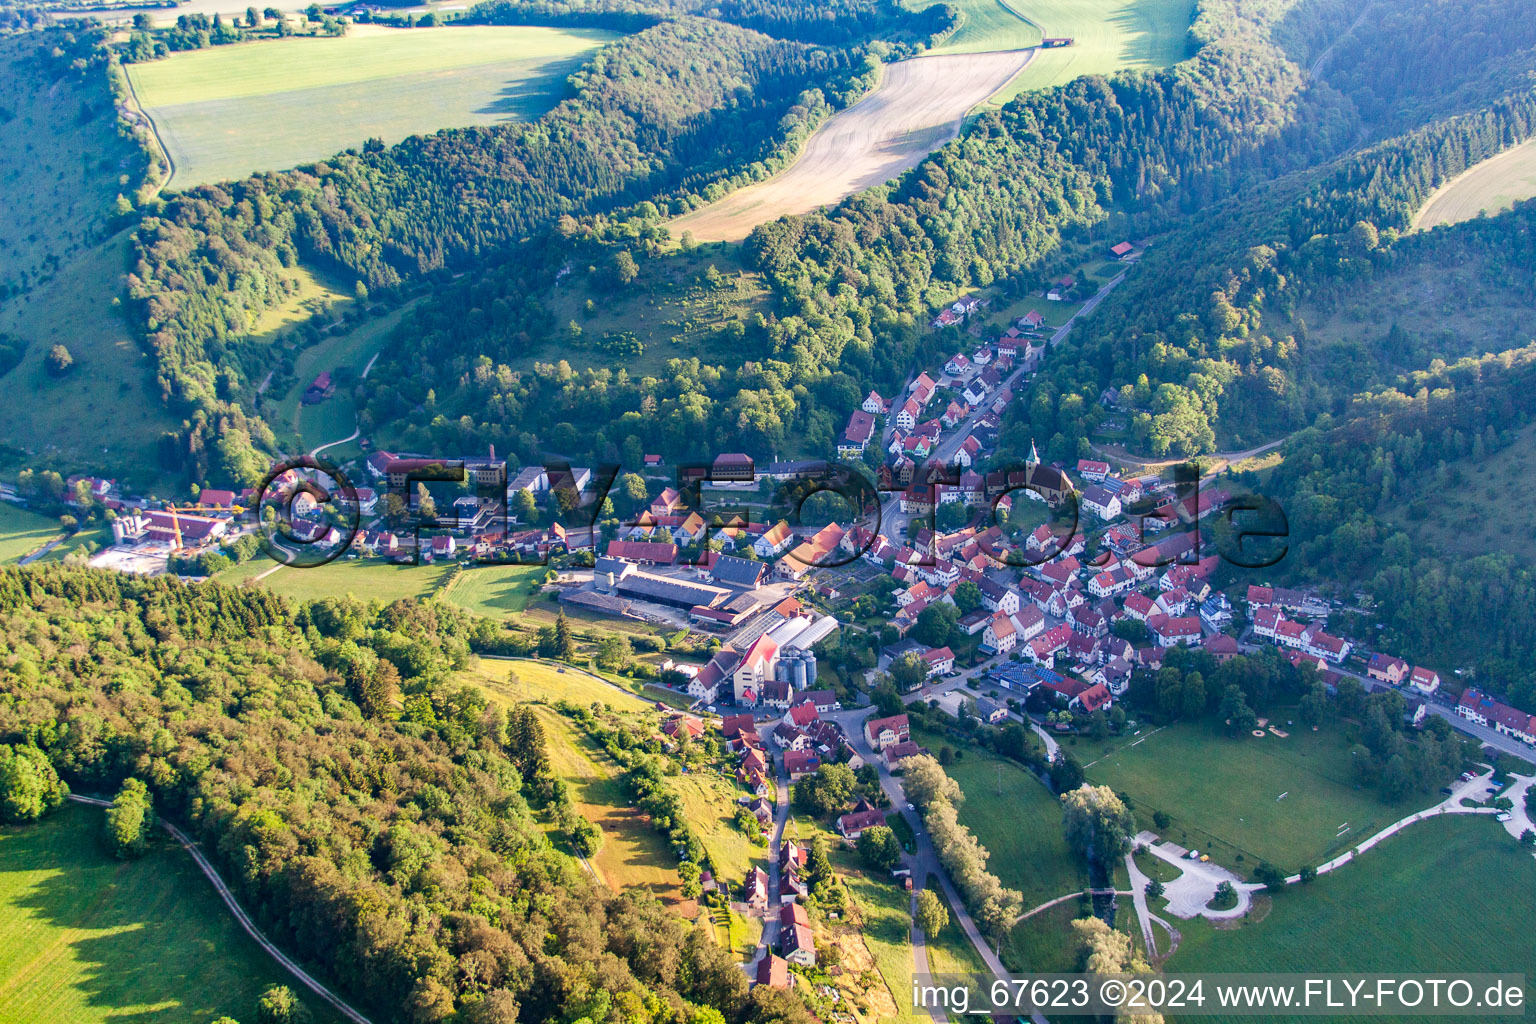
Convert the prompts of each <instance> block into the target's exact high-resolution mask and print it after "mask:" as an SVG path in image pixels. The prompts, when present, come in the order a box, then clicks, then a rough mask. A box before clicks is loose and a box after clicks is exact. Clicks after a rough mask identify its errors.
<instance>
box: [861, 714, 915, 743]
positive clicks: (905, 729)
mask: <svg viewBox="0 0 1536 1024" xmlns="http://www.w3.org/2000/svg"><path fill="white" fill-rule="evenodd" d="M911 733H912V727H911V725H910V724H909V723H908V721H907V716H906V715H904V714H903V715H892V716H890V717H889V718H872V719H870V720H869V721H867V722H865V723H864V738H865V739H867V740H868V741H869V745H870V746H871V747H873V748H874V749H875V750H877V751H879V750H884V749H885V748H886V747H890V746H895V745H896V744H897V743H905V742H906V741H907V740H909V739H911Z"/></svg>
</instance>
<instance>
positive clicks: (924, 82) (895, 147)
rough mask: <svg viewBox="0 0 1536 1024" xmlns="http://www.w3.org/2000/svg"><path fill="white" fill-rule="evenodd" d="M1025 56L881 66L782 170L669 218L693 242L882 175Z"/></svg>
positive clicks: (943, 132)
mask: <svg viewBox="0 0 1536 1024" xmlns="http://www.w3.org/2000/svg"><path fill="white" fill-rule="evenodd" d="M1034 55H1035V50H1033V49H1027V50H1005V51H1002V52H999V53H967V54H945V55H941V56H936V57H933V56H930V57H913V58H912V59H910V60H903V61H898V62H896V63H894V64H890V65H887V67H886V68H885V76H884V78H883V79H882V80H881V82H880V84H879V85H878V86H877V87H876V88H875V90H874V91H873V92H871V93H870V94H869V95H868V96H866V97H864V98H863V99H861V100H860V101H859V102H857V103H855V104H854V105H853V106H851V107H849V108H847V109H846V110H842V111H839V112H838V113H836V114H834V115H833V116H832V117H831V118H829V119H828V120H827V122H826V123H825V124H823V125H822V126H821V127H820V128H819V129H817V130H816V132H815V134H813V135H812V136H811V137H810V139H809V140H808V141H807V142H806V144H805V148H804V149H803V150H802V151H801V153H800V156H799V158H798V159H797V160H796V161H795V162H794V163H793V164H791V165H790V166H789V167H788V168H787V169H786V170H784V171H781V172H780V173H779V174H776V175H775V176H773V177H772V178H769V179H768V180H767V181H762V182H758V183H757V184H755V185H748V186H747V187H746V188H742V189H737V190H736V191H735V192H732V193H731V194H730V195H728V196H726V197H725V198H723V199H721V200H720V201H719V202H716V203H712V204H711V205H709V206H706V207H704V208H702V209H699V210H695V211H693V212H692V213H688V214H684V215H683V216H682V217H679V218H677V219H676V220H674V221H672V223H671V224H670V225H668V226H669V227H670V228H671V231H672V233H673V234H674V235H679V236H680V235H682V233H683V232H684V231H688V232H692V234H693V237H694V238H696V239H698V240H699V241H701V242H735V241H740V240H741V239H743V238H746V237H747V235H749V234H751V233H752V229H753V228H755V227H757V226H758V225H759V224H764V223H767V222H768V221H772V220H777V219H778V218H780V217H782V216H785V215H786V214H799V213H809V212H810V211H812V210H814V209H816V208H818V207H821V206H827V205H829V204H831V203H836V202H838V201H839V200H841V199H843V198H845V197H847V196H850V195H852V194H853V193H855V192H858V191H861V190H863V189H866V188H869V187H870V186H871V185H879V184H881V183H883V182H886V181H890V180H891V179H892V178H895V177H897V176H898V175H900V174H902V173H903V172H905V171H907V170H910V169H911V168H913V167H916V166H917V165H918V164H919V163H921V162H922V161H923V159H924V158H925V157H927V156H928V154H930V153H932V152H933V151H934V150H936V149H938V148H940V147H941V146H943V145H945V144H946V143H948V142H950V141H951V140H952V139H954V138H956V137H957V136H958V135H959V134H960V126H961V123H962V121H963V120H964V118H965V115H966V113H967V112H968V111H969V110H970V109H971V108H972V107H974V106H975V105H976V104H978V103H980V102H982V101H983V100H985V99H986V98H987V97H988V96H991V95H992V94H993V93H995V92H997V90H999V89H1001V88H1002V87H1003V86H1005V85H1007V84H1008V83H1009V82H1010V81H1012V79H1013V77H1014V76H1015V75H1017V74H1018V73H1019V72H1020V71H1022V70H1023V69H1024V67H1025V65H1027V64H1028V63H1029V62H1030V60H1031V59H1032V58H1033V57H1034Z"/></svg>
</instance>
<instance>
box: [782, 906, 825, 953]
mask: <svg viewBox="0 0 1536 1024" xmlns="http://www.w3.org/2000/svg"><path fill="white" fill-rule="evenodd" d="M779 952H781V953H783V954H784V959H785V960H787V961H788V962H790V963H793V964H800V965H801V966H802V967H815V966H816V949H815V947H814V945H812V942H811V920H810V918H808V917H806V915H805V908H804V907H803V906H801V905H800V904H798V903H788V904H785V905H784V907H783V909H781V910H780V911H779Z"/></svg>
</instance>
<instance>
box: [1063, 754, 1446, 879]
mask: <svg viewBox="0 0 1536 1024" xmlns="http://www.w3.org/2000/svg"><path fill="white" fill-rule="evenodd" d="M1290 732H1291V735H1290V736H1289V737H1288V738H1285V739H1281V738H1279V737H1277V736H1265V737H1264V738H1262V739H1256V738H1252V737H1245V738H1243V739H1229V738H1227V737H1225V736H1223V735H1220V734H1218V733H1216V732H1214V731H1212V730H1209V729H1207V728H1206V727H1205V726H1204V725H1188V724H1176V725H1172V726H1169V727H1167V728H1165V729H1160V730H1157V731H1155V732H1152V733H1149V734H1145V735H1144V736H1143V737H1141V738H1140V739H1139V741H1132V743H1130V744H1128V743H1126V741H1124V740H1121V741H1119V743H1117V744H1112V745H1110V748H1109V749H1110V752H1109V753H1107V754H1104V755H1103V756H1101V757H1099V759H1098V760H1095V761H1092V763H1086V762H1089V761H1090V759H1091V758H1092V757H1093V756H1094V755H1093V754H1091V753H1088V752H1082V751H1074V754H1075V756H1077V757H1079V758H1081V759H1082V760H1083V761H1084V762H1085V764H1084V772H1085V774H1086V775H1087V777H1088V779H1089V781H1091V782H1093V783H1096V784H1104V785H1108V786H1110V787H1112V788H1114V789H1115V790H1116V791H1119V792H1125V793H1128V794H1130V796H1131V798H1132V800H1133V801H1134V803H1135V809H1136V814H1137V820H1138V822H1140V823H1141V824H1142V825H1143V827H1148V828H1150V827H1151V824H1150V823H1151V820H1152V815H1153V813H1154V812H1156V811H1159V810H1161V811H1164V812H1166V813H1167V814H1168V816H1169V817H1170V818H1172V819H1173V822H1172V825H1171V827H1170V828H1168V829H1166V830H1165V834H1164V838H1165V839H1171V840H1172V841H1174V842H1176V843H1178V844H1179V845H1181V846H1185V847H1195V848H1197V849H1199V850H1200V851H1201V852H1202V853H1204V852H1209V853H1210V854H1211V856H1212V858H1213V859H1214V860H1218V861H1220V862H1221V863H1222V864H1223V865H1224V866H1225V867H1228V868H1231V869H1232V870H1234V871H1236V872H1238V873H1239V874H1248V873H1249V872H1251V871H1252V870H1253V868H1254V867H1256V866H1257V864H1258V862H1259V861H1260V860H1268V861H1270V862H1272V863H1274V864H1276V865H1277V866H1279V867H1283V868H1285V869H1287V870H1288V871H1295V870H1297V869H1299V868H1301V867H1302V866H1303V865H1306V864H1317V863H1320V862H1322V861H1324V860H1327V859H1328V858H1329V857H1331V856H1333V855H1335V854H1337V853H1341V852H1343V850H1345V849H1346V848H1348V847H1350V846H1353V845H1355V844H1356V843H1359V842H1360V841H1361V840H1363V839H1366V838H1368V837H1369V836H1371V835H1372V834H1374V833H1375V832H1377V831H1379V830H1380V829H1382V828H1384V827H1386V826H1387V825H1390V824H1391V823H1392V822H1394V821H1396V820H1398V819H1399V818H1402V817H1404V816H1405V815H1408V814H1412V813H1413V812H1414V811H1416V810H1420V809H1422V808H1424V807H1427V806H1429V805H1430V804H1431V803H1433V802H1434V801H1435V799H1437V798H1436V797H1434V796H1424V795H1415V796H1412V797H1410V798H1409V799H1407V800H1404V801H1401V802H1399V803H1396V804H1387V803H1383V802H1382V801H1381V800H1380V799H1378V797H1377V796H1376V794H1375V793H1374V792H1372V791H1370V790H1367V789H1362V788H1359V787H1357V786H1356V784H1355V781H1354V771H1353V766H1352V763H1351V756H1352V755H1351V754H1350V745H1349V743H1348V741H1347V740H1346V739H1345V738H1344V736H1343V735H1342V734H1341V733H1340V732H1338V731H1336V730H1333V729H1324V730H1323V731H1321V732H1317V733H1313V732H1309V731H1306V730H1304V729H1302V728H1300V727H1297V728H1296V729H1294V730H1290ZM1436 788H1438V784H1437V787H1436ZM1281 794H1284V797H1283V799H1282V798H1281ZM1341 826H1347V827H1348V830H1347V831H1345V832H1344V833H1343V834H1342V836H1341V835H1340V834H1339V833H1340V827H1341ZM1239 855H1241V856H1242V858H1243V859H1242V860H1238V856H1239Z"/></svg>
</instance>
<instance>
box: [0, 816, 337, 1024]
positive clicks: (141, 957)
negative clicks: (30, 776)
mask: <svg viewBox="0 0 1536 1024" xmlns="http://www.w3.org/2000/svg"><path fill="white" fill-rule="evenodd" d="M102 821H103V812H102V811H101V810H100V809H99V808H94V807H82V806H79V805H76V804H68V805H66V806H65V807H63V808H61V809H60V810H59V811H57V812H56V813H54V814H53V815H51V816H49V817H47V818H44V819H43V820H42V821H40V822H38V823H36V824H32V825H23V826H17V827H9V826H6V827H0V1024H37V1022H39V1021H47V1022H48V1024H106V1022H108V1021H113V1022H117V1021H133V1022H134V1024H188V1022H195V1024H204V1022H206V1021H209V1020H212V1019H214V1018H215V1017H218V1016H220V1015H223V1014H227V1015H229V1016H231V1017H234V1018H235V1019H236V1020H247V1021H249V1020H255V1019H256V1001H257V999H258V998H259V997H260V995H261V993H262V991H263V990H264V989H265V988H267V986H269V985H274V984H289V983H290V982H292V987H294V990H295V991H299V989H298V987H297V982H293V979H292V978H291V977H290V976H289V975H288V974H287V973H286V972H285V971H283V969H282V968H281V967H279V966H278V965H277V963H276V961H274V960H273V959H272V958H271V957H270V956H268V955H267V954H266V952H264V951H263V950H262V949H261V948H260V947H259V946H257V945H256V943H255V942H253V941H252V940H251V939H250V938H249V937H248V936H247V935H246V934H245V932H243V931H241V929H240V927H239V925H237V924H235V921H234V918H232V917H231V916H230V914H229V911H228V909H227V908H226V907H225V906H224V904H223V903H222V902H220V900H219V898H218V896H217V895H215V894H214V891H213V886H212V885H210V884H209V882H208V880H207V879H206V878H204V877H203V875H202V873H201V872H200V871H198V869H197V867H196V866H195V865H194V864H193V863H192V859H191V858H190V857H188V856H187V855H186V853H185V852H184V851H183V850H181V848H180V847H178V846H176V845H175V843H174V842H172V841H171V840H170V838H169V837H168V836H166V835H165V834H164V833H158V834H157V836H156V838H155V841H154V843H153V845H152V846H151V848H150V851H149V853H148V854H147V855H146V856H145V857H143V858H142V859H141V860H134V861H120V860H117V859H115V858H113V857H112V856H110V855H109V854H108V853H107V851H106V846H105V843H104V842H103V841H102V838H101V832H102ZM304 1001H305V1003H306V1004H307V1005H308V1006H309V1009H310V1010H311V1012H312V1013H314V1014H315V1020H316V1022H317V1024H330V1022H331V1021H333V1020H334V1018H333V1017H332V1016H331V1014H329V1013H322V1012H321V1011H322V1009H323V1004H321V1003H320V1002H319V1000H317V999H314V998H313V997H310V998H307V999H305V1000H304Z"/></svg>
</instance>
